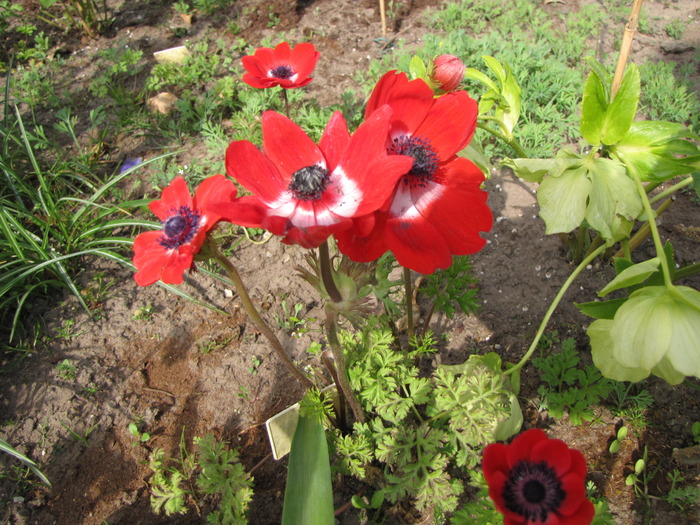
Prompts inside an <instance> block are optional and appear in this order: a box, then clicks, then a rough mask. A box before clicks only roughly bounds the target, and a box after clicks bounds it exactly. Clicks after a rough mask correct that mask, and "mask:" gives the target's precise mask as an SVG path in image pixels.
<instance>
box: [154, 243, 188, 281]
mask: <svg viewBox="0 0 700 525" xmlns="http://www.w3.org/2000/svg"><path fill="white" fill-rule="evenodd" d="M196 252H197V250H195V249H194V248H193V246H192V245H190V244H184V245H182V246H180V247H179V248H178V249H177V250H173V251H172V253H170V254H169V256H168V258H167V260H166V262H165V266H164V267H163V273H162V274H161V277H160V280H161V281H163V282H164V283H167V284H181V283H182V274H184V273H185V271H187V270H189V269H190V268H191V267H192V263H193V261H194V254H195V253H196Z"/></svg>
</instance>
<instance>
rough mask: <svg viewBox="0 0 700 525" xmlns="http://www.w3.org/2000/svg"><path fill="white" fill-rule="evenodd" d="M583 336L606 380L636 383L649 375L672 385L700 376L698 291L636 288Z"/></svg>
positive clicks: (699, 298) (675, 287)
mask: <svg viewBox="0 0 700 525" xmlns="http://www.w3.org/2000/svg"><path fill="white" fill-rule="evenodd" d="M587 333H588V336H589V338H590V340H591V352H592V356H593V362H594V363H595V365H596V366H597V367H598V368H599V369H600V371H601V373H602V374H603V375H604V376H605V377H609V378H611V379H615V380H618V381H634V382H636V381H640V380H642V379H644V378H645V377H647V376H648V375H649V374H650V373H651V374H654V375H656V376H659V377H661V378H662V379H664V380H666V381H667V382H668V383H670V384H673V385H676V384H679V383H680V382H682V381H683V379H684V378H685V376H695V377H700V292H698V291H697V290H694V289H692V288H688V287H686V286H673V287H666V286H647V287H645V288H642V289H640V290H637V291H635V292H634V293H632V294H631V295H630V297H629V299H628V300H627V301H626V302H625V303H624V304H623V305H622V306H620V308H619V309H618V310H617V312H616V313H615V317H614V318H613V319H612V320H610V319H599V320H597V321H594V322H593V323H591V326H590V327H589V328H588V332H587Z"/></svg>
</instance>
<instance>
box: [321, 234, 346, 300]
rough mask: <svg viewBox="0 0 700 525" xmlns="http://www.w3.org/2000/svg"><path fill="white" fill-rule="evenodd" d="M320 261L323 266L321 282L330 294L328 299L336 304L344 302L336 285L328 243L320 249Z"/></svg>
mask: <svg viewBox="0 0 700 525" xmlns="http://www.w3.org/2000/svg"><path fill="white" fill-rule="evenodd" d="M318 260H319V264H320V265H321V281H322V282H323V287H324V288H325V289H326V293H328V297H330V298H331V301H333V302H334V303H339V302H341V301H342V300H343V296H342V295H341V294H340V290H338V287H337V286H336V284H335V279H333V267H332V266H331V256H330V251H329V249H328V241H326V242H324V243H323V244H322V245H321V246H319V247H318Z"/></svg>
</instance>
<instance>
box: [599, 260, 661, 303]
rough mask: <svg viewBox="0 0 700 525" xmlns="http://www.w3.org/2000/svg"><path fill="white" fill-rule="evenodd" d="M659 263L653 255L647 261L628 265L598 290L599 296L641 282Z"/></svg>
mask: <svg viewBox="0 0 700 525" xmlns="http://www.w3.org/2000/svg"><path fill="white" fill-rule="evenodd" d="M659 264H661V259H659V258H658V257H654V258H653V259H649V260H648V261H644V262H640V263H638V264H634V265H632V266H630V267H629V268H627V269H626V270H624V271H623V272H621V273H620V275H618V276H617V277H615V278H614V279H613V280H612V281H610V282H609V283H608V284H607V285H606V286H605V287H604V288H603V289H602V290H601V291H600V292H598V295H599V296H600V297H605V296H606V295H608V294H609V293H610V292H613V291H615V290H619V289H620V288H627V287H628V286H633V285H635V284H639V283H643V282H644V281H645V280H646V279H647V278H648V277H649V276H650V275H651V274H653V273H655V272H656V270H657V269H658V267H659Z"/></svg>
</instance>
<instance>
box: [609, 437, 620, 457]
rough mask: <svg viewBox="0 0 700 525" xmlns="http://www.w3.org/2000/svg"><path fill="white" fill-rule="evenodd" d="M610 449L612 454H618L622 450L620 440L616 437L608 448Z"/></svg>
mask: <svg viewBox="0 0 700 525" xmlns="http://www.w3.org/2000/svg"><path fill="white" fill-rule="evenodd" d="M608 451H609V452H610V453H611V454H617V453H618V452H619V451H620V442H619V441H618V440H617V439H615V440H614V441H613V442H612V443H610V448H608Z"/></svg>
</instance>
